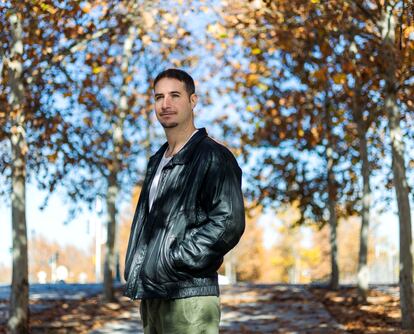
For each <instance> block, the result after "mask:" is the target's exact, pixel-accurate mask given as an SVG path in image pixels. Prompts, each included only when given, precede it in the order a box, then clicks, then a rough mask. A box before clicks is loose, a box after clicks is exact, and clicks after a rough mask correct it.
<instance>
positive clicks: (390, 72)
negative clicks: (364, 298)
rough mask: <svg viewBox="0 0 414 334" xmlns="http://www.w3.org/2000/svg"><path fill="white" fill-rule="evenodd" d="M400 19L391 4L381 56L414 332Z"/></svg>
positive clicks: (409, 323)
mask: <svg viewBox="0 0 414 334" xmlns="http://www.w3.org/2000/svg"><path fill="white" fill-rule="evenodd" d="M396 24H397V18H396V17H395V15H394V13H393V8H392V7H391V4H390V3H387V5H386V6H385V10H384V13H383V18H382V20H381V27H382V55H381V56H382V57H383V58H384V79H385V109H386V114H387V115H388V127H389V131H390V137H391V152H392V172H393V178H394V188H395V192H396V195H397V204H398V216H399V224H400V273H399V276H400V279H399V285H400V306H401V318H402V327H403V328H404V329H414V289H413V254H412V228H411V209H410V201H409V188H408V184H407V177H406V170H405V159H404V155H405V147H404V140H403V138H402V131H401V128H400V117H401V113H400V110H399V108H398V103H397V89H398V88H397V82H396V80H397V77H396V72H397V64H398V57H397V52H398V49H397V47H396V45H395V42H396V41H395V30H396Z"/></svg>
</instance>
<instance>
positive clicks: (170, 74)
mask: <svg viewBox="0 0 414 334" xmlns="http://www.w3.org/2000/svg"><path fill="white" fill-rule="evenodd" d="M163 78H171V79H177V80H179V81H181V82H183V83H184V86H185V90H186V91H187V93H188V96H191V95H192V94H195V85H194V80H193V78H192V77H191V76H190V75H189V74H188V73H187V72H185V71H183V70H179V69H177V68H169V69H167V70H165V71H162V72H161V73H159V74H158V75H157V76H156V78H155V80H154V86H153V87H154V89H155V85H156V84H157V82H158V81H160V80H161V79H163Z"/></svg>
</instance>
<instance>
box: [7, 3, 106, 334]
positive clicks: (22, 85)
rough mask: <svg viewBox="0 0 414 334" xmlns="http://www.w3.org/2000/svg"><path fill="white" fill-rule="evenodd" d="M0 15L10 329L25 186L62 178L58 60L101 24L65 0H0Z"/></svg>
mask: <svg viewBox="0 0 414 334" xmlns="http://www.w3.org/2000/svg"><path fill="white" fill-rule="evenodd" d="M0 20H1V25H2V27H3V29H2V32H1V34H0V40H1V43H2V48H1V51H0V57H1V66H0V69H1V71H0V74H1V82H0V90H1V94H0V96H1V98H0V104H1V110H2V112H1V114H0V116H1V117H0V141H1V142H2V151H1V158H0V171H1V173H2V175H3V177H5V178H6V180H7V181H8V183H7V184H8V186H6V187H4V188H2V195H3V196H10V198H11V208H12V230H13V275H12V291H11V297H10V319H9V322H8V326H9V329H10V332H11V333H27V332H28V328H27V323H28V311H27V305H28V264H27V261H28V260H27V232H26V192H25V185H26V182H27V178H28V177H29V178H30V177H32V176H33V175H38V173H39V174H40V171H42V172H43V174H44V175H46V176H47V177H46V180H49V181H51V182H53V181H52V180H54V179H56V178H60V177H62V173H60V172H58V170H57V169H55V170H54V169H53V168H48V167H49V164H50V163H51V162H53V161H54V160H56V159H58V158H59V156H58V155H57V153H56V152H57V150H58V143H59V141H61V142H65V141H66V132H67V128H68V125H67V121H68V120H67V118H68V115H69V114H70V112H71V109H70V108H64V107H59V106H58V105H57V104H56V103H55V102H56V100H57V99H58V96H59V95H63V94H65V93H68V91H69V90H70V88H68V85H67V83H68V82H69V81H70V80H65V78H67V76H66V71H65V70H64V69H63V68H62V64H63V63H64V62H65V61H70V60H69V59H71V57H72V56H73V54H75V53H76V52H78V51H79V50H80V49H81V48H82V47H83V46H84V45H85V43H87V42H88V41H89V40H93V39H94V38H96V37H97V36H100V35H102V34H104V33H105V30H97V29H96V28H95V26H94V23H93V22H92V19H91V18H90V17H88V15H87V10H85V8H84V7H82V6H81V4H80V3H79V2H73V1H67V2H65V3H64V4H58V3H57V2H56V3H55V2H53V1H48V2H40V1H30V2H29V1H24V2H19V1H6V2H3V3H2V5H1V7H0ZM59 149H60V148H59ZM62 164H63V163H62ZM45 183H46V182H45ZM50 190H53V189H52V187H51V189H50Z"/></svg>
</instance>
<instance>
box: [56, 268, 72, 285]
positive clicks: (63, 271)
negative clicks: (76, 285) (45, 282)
mask: <svg viewBox="0 0 414 334" xmlns="http://www.w3.org/2000/svg"><path fill="white" fill-rule="evenodd" d="M68 276H69V271H68V268H66V267H65V266H59V267H57V268H56V278H57V281H58V282H65V281H66V280H67V279H68Z"/></svg>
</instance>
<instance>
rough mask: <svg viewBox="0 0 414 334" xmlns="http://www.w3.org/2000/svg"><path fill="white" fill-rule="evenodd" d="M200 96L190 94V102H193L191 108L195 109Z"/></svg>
mask: <svg viewBox="0 0 414 334" xmlns="http://www.w3.org/2000/svg"><path fill="white" fill-rule="evenodd" d="M197 101H198V96H197V95H196V94H191V96H190V103H191V109H194V108H195V106H196V105H197Z"/></svg>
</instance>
